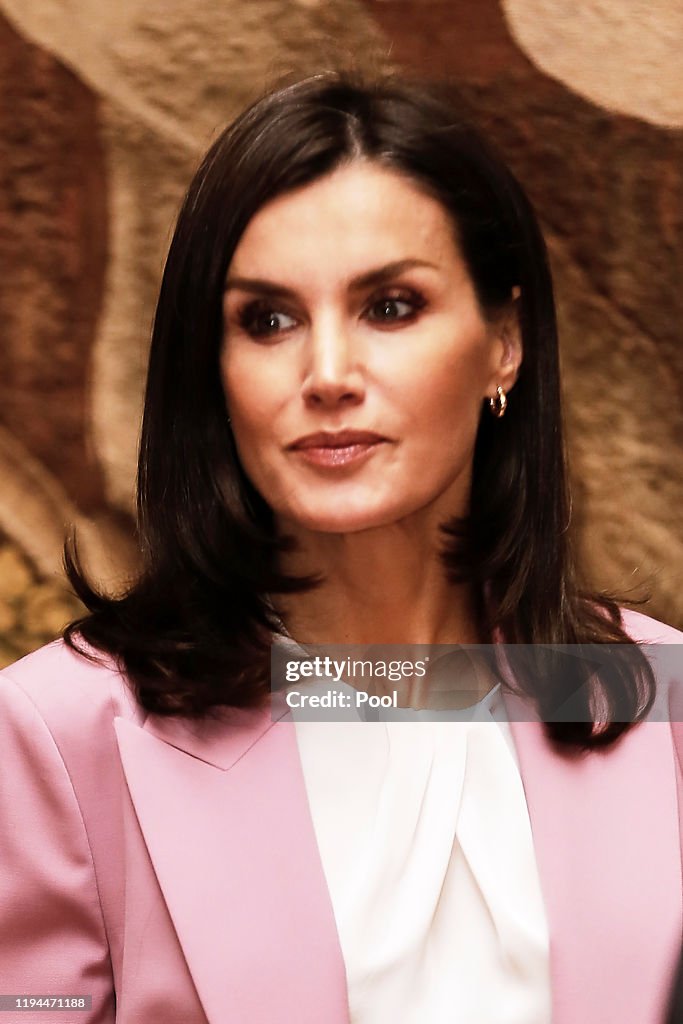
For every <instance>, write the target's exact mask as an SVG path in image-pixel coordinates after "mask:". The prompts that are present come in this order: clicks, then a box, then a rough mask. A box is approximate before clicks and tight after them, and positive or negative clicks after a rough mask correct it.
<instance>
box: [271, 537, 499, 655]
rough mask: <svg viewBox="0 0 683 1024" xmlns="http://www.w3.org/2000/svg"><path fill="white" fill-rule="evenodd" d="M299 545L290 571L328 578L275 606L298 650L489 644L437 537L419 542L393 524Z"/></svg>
mask: <svg viewBox="0 0 683 1024" xmlns="http://www.w3.org/2000/svg"><path fill="white" fill-rule="evenodd" d="M296 540H297V547H296V550H295V552H294V553H292V554H290V555H289V556H288V557H287V560H286V562H285V564H284V568H285V570H286V571H287V572H292V573H294V574H308V573H314V574H320V575H321V576H322V577H323V582H322V583H321V584H320V585H319V586H317V587H315V588H314V589H313V590H310V591H308V592H304V593H299V594H290V595H284V596H281V597H280V598H279V600H278V601H277V608H278V613H279V614H280V617H281V618H282V620H283V622H284V624H285V626H286V627H287V630H288V632H289V633H290V635H291V636H293V637H294V638H295V639H296V640H298V641H299V642H300V643H307V644H308V643H310V644H316V643H354V644H381V643H391V644H440V643H443V644H445V643H448V644H460V643H462V644H477V643H483V642H485V637H483V636H482V633H481V626H480V624H479V622H478V617H477V614H476V604H475V600H474V594H473V592H472V588H471V587H470V586H469V585H465V584H453V583H450V582H449V581H448V579H447V575H446V571H445V567H444V565H443V562H442V559H441V557H440V552H439V544H438V543H437V541H436V540H435V538H434V537H433V536H432V537H431V538H430V539H427V538H424V537H423V538H416V537H415V535H414V534H413V533H411V531H406V530H405V529H402V527H401V525H400V524H395V525H392V526H391V527H383V528H381V529H373V530H363V531H359V532H357V533H351V534H322V533H316V534H308V535H307V536H305V537H297V538H296Z"/></svg>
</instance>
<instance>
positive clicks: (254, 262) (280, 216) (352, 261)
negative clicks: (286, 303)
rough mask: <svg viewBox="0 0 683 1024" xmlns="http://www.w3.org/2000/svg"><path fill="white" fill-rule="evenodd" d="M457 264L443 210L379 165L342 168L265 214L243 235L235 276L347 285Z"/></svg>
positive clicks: (234, 264) (362, 163) (233, 266)
mask: <svg viewBox="0 0 683 1024" xmlns="http://www.w3.org/2000/svg"><path fill="white" fill-rule="evenodd" d="M409 258H413V259H424V260H427V259H428V260H430V261H431V262H436V263H437V264H441V265H443V266H444V269H451V270H452V269H453V267H454V265H456V264H458V265H459V264H460V263H461V260H460V253H459V250H458V246H457V243H456V240H455V230H454V227H453V224H452V221H451V218H450V216H449V214H448V213H447V212H446V210H445V209H444V207H443V206H442V205H441V203H440V202H439V201H438V200H436V199H434V198H433V197H432V196H430V195H428V194H427V193H426V191H423V190H422V189H421V188H420V187H419V186H418V185H417V184H416V183H414V182H413V181H411V180H410V179H409V178H408V177H406V176H404V175H402V174H400V173H398V172H397V171H393V170H391V169H389V168H385V167H382V166H380V165H378V164H376V163H370V162H367V161H357V162H354V163H351V164H348V165H345V166H343V167H340V168H337V169H336V170H335V171H333V172H332V173H330V174H328V175H325V176H324V177H323V178H319V179H317V180H316V181H314V182H312V183H311V184H308V185H305V186H303V187H302V188H299V189H296V190H294V191H292V192H288V193H286V194H284V195H282V196H278V197H277V198H276V199H273V200H272V201H271V202H269V203H267V204H266V205H265V206H263V207H262V208H261V209H260V210H259V211H258V212H257V213H256V214H255V215H254V217H253V218H252V220H251V221H250V222H249V224H248V225H247V228H246V229H245V231H244V234H243V235H242V237H241V239H240V241H239V243H238V245H237V248H236V249H235V253H234V255H233V259H232V263H231V266H230V271H231V273H233V274H235V275H239V276H245V277H249V276H253V275H256V274H260V275H261V276H263V274H264V273H271V274H273V275H275V274H277V275H280V276H282V275H283V274H284V275H286V276H287V277H292V276H296V275H297V274H299V273H303V274H305V275H307V278H308V279H309V280H310V279H312V277H317V276H319V275H322V274H325V275H328V276H329V274H330V273H334V275H335V276H338V277H342V276H344V275H345V274H354V273H357V272H359V271H362V270H364V269H368V267H370V266H374V265H381V264H385V263H390V262H393V261H396V260H401V259H409Z"/></svg>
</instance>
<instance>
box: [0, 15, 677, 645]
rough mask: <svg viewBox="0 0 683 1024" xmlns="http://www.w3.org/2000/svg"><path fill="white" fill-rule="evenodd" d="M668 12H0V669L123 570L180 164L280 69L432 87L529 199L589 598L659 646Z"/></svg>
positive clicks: (667, 407)
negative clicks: (615, 596)
mask: <svg viewBox="0 0 683 1024" xmlns="http://www.w3.org/2000/svg"><path fill="white" fill-rule="evenodd" d="M682 48H683V8H682V7H681V5H680V3H679V0H648V2H639V0H634V2H633V3H631V4H628V5H624V4H622V3H621V2H620V0H583V2H582V3H581V4H570V5H568V4H566V3H565V2H564V0H478V2H477V3H476V4H473V3H464V2H457V0H450V2H442V0H330V2H324V0H289V2H288V0H145V2H143V0H118V2H117V3H116V4H102V3H101V2H98V0H0V166H1V167H2V176H3V187H2V190H1V195H0V258H1V259H2V264H3V272H2V274H1V275H0V315H1V317H2V342H1V345H0V481H1V483H0V665H2V664H7V663H8V662H10V661H11V660H13V659H14V658H16V657H17V656H19V655H20V654H22V653H24V652H26V651H29V650H31V649H33V648H34V647H37V646H38V645H39V644H41V643H43V642H44V641H45V640H47V639H49V638H51V637H53V636H54V635H56V633H57V632H58V631H59V630H60V628H61V627H62V626H63V624H64V623H65V622H66V621H67V619H68V618H69V617H70V616H72V615H74V614H75V613H76V612H77V609H78V605H77V603H76V602H75V599H73V598H72V597H69V596H68V594H67V593H66V591H65V588H64V584H63V583H62V581H61V577H60V557H61V546H62V541H63V537H64V532H65V529H67V528H68V527H69V526H70V525H75V526H76V527H77V529H78V535H79V537H80V539H81V546H82V548H83V550H84V552H85V554H86V559H87V562H88V564H89V565H90V567H91V568H92V570H93V572H94V573H95V574H96V575H97V576H98V577H99V578H101V579H103V580H104V581H106V583H107V584H108V585H110V586H114V587H115V586H116V585H117V584H118V585H120V584H121V582H122V581H123V580H125V578H126V576H127V574H128V573H130V572H131V571H134V569H135V551H134V546H133V542H132V539H131V522H132V520H131V514H132V509H133V501H134V492H133V483H134V463H135V453H136V444H137V435H138V427H139V417H140V407H141V396H142V387H143V377H144V366H145V358H146V351H147V344H148V337H149V331H150V323H151V318H152V313H153V306H154V300H155V293H156V289H157V287H158V283H159V279H160V274H161V270H162V266H163V259H164V254H165V249H166V247H167V245H168V241H169V236H170V231H171V229H172V224H173V219H174V214H175V211H176V209H177V207H178V204H179V202H180V199H181V197H182V195H183V192H184V189H185V187H186V185H187V183H188V181H189V178H190V176H191V174H192V171H193V168H194V167H195V165H196V163H197V160H198V158H199V156H200V155H201V153H202V152H203V151H204V150H205V149H206V147H207V146H208V144H209V143H210V142H211V140H212V138H213V137H214V136H215V134H216V133H217V131H219V130H220V128H221V127H222V126H223V125H224V124H225V123H226V122H227V121H228V120H229V119H230V118H231V117H232V116H233V115H234V114H236V113H237V111H238V110H239V109H240V108H241V107H242V106H243V105H244V103H245V102H247V101H248V100H249V99H251V98H252V97H254V96H255V95H256V94H258V92H259V91H261V89H262V88H263V87H264V86H265V85H266V84H267V83H268V82H271V81H273V80H274V79H275V78H276V77H277V76H278V75H280V74H282V73H283V72H287V71H297V72H313V71H316V70H320V69H321V68H324V67H327V66H329V65H331V64H339V63H342V64H349V63H354V64H355V65H356V66H360V67H365V68H369V69H379V68H382V67H389V66H392V67H398V68H401V67H404V68H409V69H411V70H416V71H419V72H422V73H425V74H428V75H432V76H448V77H450V78H451V79H453V80H455V81H456V82H457V83H458V84H459V86H460V88H461V91H462V93H463V97H464V99H465V100H466V102H467V103H468V104H469V106H470V107H471V109H472V111H473V114H474V115H475V116H476V118H477V120H478V121H479V122H480V123H481V124H482V126H483V127H484V128H485V129H486V130H488V131H489V133H490V134H491V136H492V137H493V139H494V141H495V142H496V143H497V144H498V146H499V148H500V149H501V150H502V151H503V152H504V154H505V155H506V156H507V157H508V159H509V161H510V163H511V164H512V166H513V167H514V169H515V171H516V172H517V174H518V175H519V177H520V178H521V179H522V181H523V183H524V184H525V186H526V187H527V189H528V190H529V192H530V194H531V196H532V198H533V200H534V202H535V204H536V206H537V208H538V210H539V212H540V215H541V218H542V221H543V224H544V228H545V231H546V234H547V238H548V242H549V246H550V250H551V254H552V259H553V264H554V270H555V274H556V281H557V291H558V297H559V305H560V317H561V336H562V358H563V367H564V379H565V391H566V398H567V415H568V427H569V435H570V443H571V457H572V473H573V478H574V483H575V492H576V502H575V516H576V521H577V524H578V526H579V529H580V532H581V539H582V544H583V547H584V550H585V552H586V556H587V558H588V560H589V563H590V565H591V567H592V570H593V574H594V578H595V581H596V583H597V584H598V585H599V586H603V587H608V588H616V589H618V590H619V591H621V592H622V593H627V594H630V595H632V596H638V595H641V594H644V593H647V592H650V593H651V595H652V597H651V601H650V604H649V605H648V609H647V610H648V611H649V612H650V614H653V615H655V616H658V617H660V618H663V619H665V620H667V621H669V622H670V623H672V624H674V625H677V626H678V627H683V524H682V517H681V509H683V450H682V449H683V345H682V344H681V341H682V340H683V339H682V328H681V323H682V322H683V288H682V287H681V271H682V270H683V259H682V255H681V254H682V253H683V182H682V178H683V63H682V62H681V60H680V52H681V49H682Z"/></svg>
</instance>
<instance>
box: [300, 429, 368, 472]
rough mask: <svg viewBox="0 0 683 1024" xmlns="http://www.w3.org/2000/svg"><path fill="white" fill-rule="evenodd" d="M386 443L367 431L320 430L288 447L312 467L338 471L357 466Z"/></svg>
mask: <svg viewBox="0 0 683 1024" xmlns="http://www.w3.org/2000/svg"><path fill="white" fill-rule="evenodd" d="M386 441H387V438H386V437H382V436H381V435H380V434H375V433H373V432H371V431H368V430H339V431H335V432H332V431H324V430H323V431H319V432H318V433H315V434H306V435H305V436H304V437H300V438H298V440H296V441H295V442H294V443H293V444H291V445H290V446H289V447H290V449H291V450H292V451H295V452H297V453H298V454H299V455H300V456H301V458H302V459H304V461H306V462H308V463H310V464H311V465H313V466H320V467H323V468H328V469H338V468H341V467H344V466H350V465H353V464H356V463H359V462H360V461H361V460H363V459H365V458H367V456H368V455H370V454H372V452H373V451H375V450H376V449H377V448H378V447H379V445H381V444H384V443H385V442H386Z"/></svg>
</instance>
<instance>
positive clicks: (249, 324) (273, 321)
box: [239, 302, 297, 338]
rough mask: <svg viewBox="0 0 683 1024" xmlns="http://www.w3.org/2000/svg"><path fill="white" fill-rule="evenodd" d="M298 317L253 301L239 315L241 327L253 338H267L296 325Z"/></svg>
mask: <svg viewBox="0 0 683 1024" xmlns="http://www.w3.org/2000/svg"><path fill="white" fill-rule="evenodd" d="M296 323H297V321H296V318H295V317H293V316H291V315H290V314H289V313H285V311H284V310H282V309H277V308H276V307H274V306H270V305H267V304H265V303H262V302H251V303H249V305H248V306H245V308H244V309H243V310H242V311H241V313H240V315H239V324H240V327H241V328H242V329H243V330H244V331H246V332H247V334H249V335H251V337H252V338H267V337H272V336H273V335H275V334H280V333H281V332H282V331H288V330H291V328H292V327H295V326H296Z"/></svg>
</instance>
